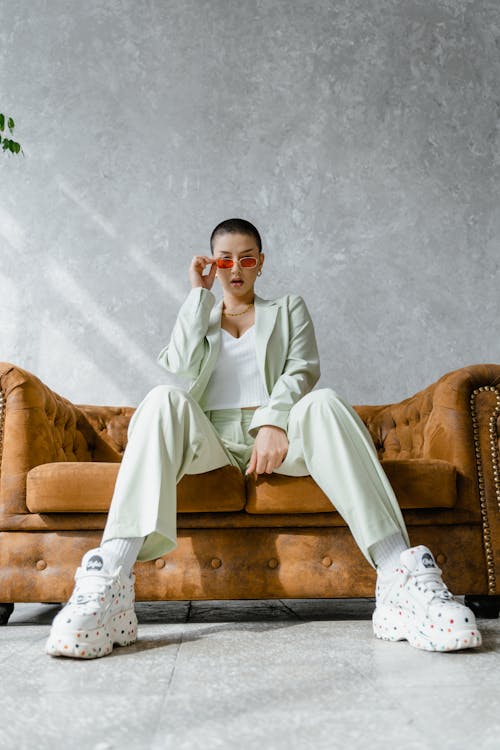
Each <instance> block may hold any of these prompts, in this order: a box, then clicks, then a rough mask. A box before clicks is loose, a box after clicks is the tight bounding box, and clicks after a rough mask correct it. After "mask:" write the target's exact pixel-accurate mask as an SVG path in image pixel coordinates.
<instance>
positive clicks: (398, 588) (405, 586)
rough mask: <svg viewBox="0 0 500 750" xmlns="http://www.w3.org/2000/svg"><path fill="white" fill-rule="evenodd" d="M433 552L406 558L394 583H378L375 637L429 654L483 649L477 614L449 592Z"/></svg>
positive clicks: (413, 551) (416, 550) (415, 551)
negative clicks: (419, 649) (476, 647)
mask: <svg viewBox="0 0 500 750" xmlns="http://www.w3.org/2000/svg"><path fill="white" fill-rule="evenodd" d="M441 573H442V571H441V569H440V568H438V566H437V565H436V561H435V560H434V557H433V555H432V552H431V551H430V549H428V547H425V546H424V545H422V544H421V545H419V546H418V547H411V548H410V549H407V550H405V551H404V552H402V553H401V556H400V566H399V567H398V568H395V570H394V574H393V576H392V577H390V578H388V579H381V577H380V576H379V578H378V579H377V589H376V601H377V604H376V608H375V612H374V613H373V618H372V621H373V632H374V633H375V635H376V636H377V638H383V639H385V640H388V641H401V640H405V639H406V640H407V641H408V642H409V643H410V644H411V645H412V646H415V648H422V649H425V650H427V651H458V650H459V649H463V648H474V647H475V646H480V645H481V634H480V633H479V631H478V629H477V625H476V618H475V616H474V613H473V612H472V611H471V610H470V609H469V608H468V607H466V606H465V605H463V604H462V603H461V602H460V601H458V600H457V599H455V597H454V596H453V595H452V594H451V592H450V591H449V590H448V588H447V586H446V584H445V583H444V581H443V579H442V578H441Z"/></svg>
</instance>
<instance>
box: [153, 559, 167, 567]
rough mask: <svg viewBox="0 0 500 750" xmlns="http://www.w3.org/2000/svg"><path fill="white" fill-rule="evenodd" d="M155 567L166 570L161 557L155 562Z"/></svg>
mask: <svg viewBox="0 0 500 750" xmlns="http://www.w3.org/2000/svg"><path fill="white" fill-rule="evenodd" d="M155 565H156V567H157V568H164V567H165V560H162V558H161V557H159V558H158V560H155Z"/></svg>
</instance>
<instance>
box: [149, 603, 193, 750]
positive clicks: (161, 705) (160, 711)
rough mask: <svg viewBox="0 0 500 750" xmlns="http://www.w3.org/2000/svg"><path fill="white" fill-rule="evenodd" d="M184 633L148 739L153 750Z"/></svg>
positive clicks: (169, 692)
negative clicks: (154, 725)
mask: <svg viewBox="0 0 500 750" xmlns="http://www.w3.org/2000/svg"><path fill="white" fill-rule="evenodd" d="M189 604H190V605H191V602H189ZM184 634H185V631H184V629H183V630H182V632H181V636H180V639H179V642H178V644H177V650H176V652H175V659H174V663H173V664H172V670H171V672H170V679H169V680H168V682H167V684H166V686H165V695H164V697H163V700H162V702H161V704H160V707H159V711H158V720H157V722H156V727H155V728H154V731H153V732H152V734H151V740H150V744H149V748H148V750H153V748H155V747H156V746H157V745H156V740H157V738H158V734H159V731H160V727H161V719H162V716H163V714H164V710H165V708H166V706H167V704H168V701H169V699H170V696H171V686H172V682H173V680H174V675H175V671H176V668H177V662H178V659H179V655H180V651H181V646H182V644H183V642H184Z"/></svg>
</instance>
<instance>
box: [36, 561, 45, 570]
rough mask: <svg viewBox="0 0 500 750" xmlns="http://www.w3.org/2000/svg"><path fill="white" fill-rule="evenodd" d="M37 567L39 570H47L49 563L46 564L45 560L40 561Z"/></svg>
mask: <svg viewBox="0 0 500 750" xmlns="http://www.w3.org/2000/svg"><path fill="white" fill-rule="evenodd" d="M36 567H37V569H38V570H45V568H46V567H47V563H46V562H45V560H38V562H37V564H36Z"/></svg>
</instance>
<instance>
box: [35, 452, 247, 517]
mask: <svg viewBox="0 0 500 750" xmlns="http://www.w3.org/2000/svg"><path fill="white" fill-rule="evenodd" d="M119 468H120V464H119V463H103V462H97V461H94V462H92V461H61V462H57V463H48V464H41V465H40V466H35V467H34V468H33V469H31V470H30V471H29V472H28V476H27V486H26V505H27V506H28V509H29V510H30V511H31V512H32V513H82V512H83V513H107V512H108V510H109V506H110V503H111V498H112V497H113V491H114V487H115V482H116V477H117V474H118V470H119ZM221 488H223V491H221ZM244 505H245V480H244V478H243V475H242V473H241V472H240V470H239V469H237V468H236V467H235V466H223V467H222V468H220V469H215V470H214V471H208V472H206V473H205V474H186V475H185V476H184V477H183V478H182V480H181V481H180V483H179V487H178V493H177V510H178V511H179V513H204V512H214V511H237V510H242V508H243V507H244Z"/></svg>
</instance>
